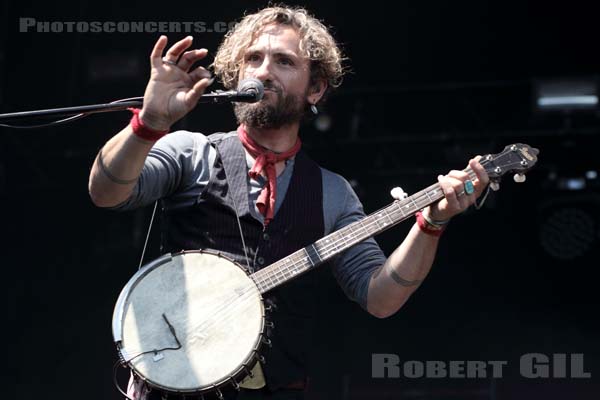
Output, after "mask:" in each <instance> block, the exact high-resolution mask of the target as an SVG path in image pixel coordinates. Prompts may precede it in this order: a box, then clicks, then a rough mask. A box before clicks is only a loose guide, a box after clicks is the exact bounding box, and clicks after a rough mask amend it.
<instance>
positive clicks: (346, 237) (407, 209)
mask: <svg viewBox="0 0 600 400" xmlns="http://www.w3.org/2000/svg"><path fill="white" fill-rule="evenodd" d="M465 172H467V173H468V174H469V176H470V178H471V179H475V178H476V177H477V176H476V175H475V173H474V172H473V171H472V170H471V168H467V169H465ZM442 197H444V193H443V191H442V189H441V187H440V185H439V183H435V184H433V185H431V186H429V187H427V188H425V189H423V190H421V191H419V192H417V193H415V194H413V195H412V196H410V197H407V198H405V199H403V200H396V201H394V202H393V203H392V204H390V205H388V206H387V207H384V208H382V209H381V210H379V211H376V212H374V213H372V214H370V215H368V216H366V217H364V218H363V219H361V220H359V221H356V222H353V223H352V224H349V225H347V226H345V227H343V228H342V229H340V230H338V231H335V232H333V233H331V234H329V235H327V236H325V237H323V238H322V239H319V240H317V241H316V242H315V243H313V244H310V245H308V246H306V247H304V248H302V249H300V250H297V251H296V252H294V253H292V254H290V255H289V256H287V257H285V258H282V259H281V260H279V261H276V262H275V263H273V264H271V265H269V266H267V267H265V268H263V269H261V270H259V271H257V272H255V273H253V274H252V275H251V278H252V279H253V280H254V281H255V283H256V285H257V286H258V289H259V291H260V292H261V293H266V292H268V291H269V290H271V289H273V288H275V287H277V286H279V285H282V284H284V283H286V282H287V281H289V280H292V279H294V278H296V277H298V276H300V275H301V274H303V273H305V272H307V271H308V270H310V269H311V268H314V267H316V266H317V265H319V264H322V263H324V262H325V261H327V260H329V259H330V258H332V257H334V256H335V255H337V254H339V253H341V252H343V251H344V250H347V249H348V248H350V247H351V246H353V245H355V244H357V243H360V242H362V241H363V240H365V239H368V238H370V237H371V236H375V235H377V234H379V233H381V232H383V231H385V230H387V229H389V228H391V227H393V226H395V225H397V224H398V223H400V222H402V221H404V220H405V219H408V218H410V217H411V216H412V215H413V214H415V213H416V212H417V211H419V210H421V209H423V208H425V207H427V206H428V205H430V204H432V203H435V202H436V201H438V200H440V199H441V198H442Z"/></svg>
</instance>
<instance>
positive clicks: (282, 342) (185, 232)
mask: <svg viewBox="0 0 600 400" xmlns="http://www.w3.org/2000/svg"><path fill="white" fill-rule="evenodd" d="M209 139H210V140H211V143H212V145H213V146H214V147H215V148H216V149H217V152H218V153H217V157H216V160H215V164H214V168H213V171H212V174H211V177H210V181H209V183H208V186H207V188H206V189H205V190H204V191H203V193H202V195H201V196H200V197H199V198H198V199H197V201H196V203H195V205H194V206H193V207H190V208H187V209H183V210H175V211H168V210H167V211H165V213H164V215H163V222H164V224H165V226H164V229H163V237H162V239H163V240H162V243H163V252H177V251H180V250H192V249H215V250H219V251H221V252H223V253H226V254H227V255H228V256H229V257H231V258H233V259H234V260H235V261H237V262H238V263H240V264H241V265H242V266H244V267H246V264H247V263H246V257H245V254H244V250H243V246H242V241H241V238H240V232H239V226H238V223H237V220H236V214H235V211H234V210H235V208H237V210H238V214H239V218H240V222H241V226H242V231H243V233H244V239H245V242H246V247H247V250H248V258H249V265H250V268H251V272H252V271H256V270H258V269H260V268H262V267H264V266H267V265H269V264H271V263H273V262H275V261H277V260H279V259H281V258H283V257H285V256H287V255H289V254H291V253H293V252H294V251H296V250H298V249H300V248H302V247H305V246H307V245H309V244H311V243H313V242H315V241H316V240H318V239H319V238H321V237H323V236H324V223H323V188H322V177H321V170H320V168H319V166H318V165H317V164H316V163H315V162H314V161H312V160H311V159H310V158H309V157H308V156H307V155H306V154H305V153H304V152H303V151H300V152H299V153H298V154H297V155H296V158H295V162H294V171H293V174H292V178H291V181H290V184H289V187H288V190H287V193H286V195H285V199H284V200H283V203H282V204H281V206H280V208H279V210H278V212H277V214H276V215H275V218H274V219H273V220H272V221H271V223H270V224H269V226H268V228H267V229H264V227H263V225H262V223H261V222H260V221H258V220H257V219H256V218H254V217H253V215H252V214H251V212H250V207H254V205H253V204H250V201H249V199H248V180H247V179H248V178H247V174H248V167H247V164H246V155H245V152H244V149H243V147H242V144H241V143H240V141H239V139H238V138H237V135H236V136H232V137H227V138H223V135H222V134H215V135H211V136H210V137H209ZM234 204H235V206H237V207H235V208H234ZM316 285H317V280H316V278H315V274H311V273H307V274H305V275H303V276H301V277H299V278H297V279H295V280H293V281H291V282H289V283H287V284H285V285H284V286H282V287H279V288H277V289H274V290H273V291H271V292H269V293H268V294H267V295H266V296H265V297H266V298H267V299H269V300H270V301H272V302H274V303H275V305H276V309H275V311H274V312H273V313H272V317H271V320H272V321H273V322H274V325H275V328H274V329H273V330H272V332H270V338H271V341H272V347H271V348H267V347H266V346H264V347H263V355H264V356H265V359H266V365H265V366H264V368H263V369H264V372H265V375H266V379H267V384H268V386H269V388H271V389H276V388H278V387H281V386H284V385H286V384H288V383H290V382H295V381H298V380H300V379H304V378H305V377H306V376H307V371H306V368H307V363H308V358H309V352H310V348H311V343H312V341H313V325H314V315H315V312H316V306H317V304H316V299H315V293H316Z"/></svg>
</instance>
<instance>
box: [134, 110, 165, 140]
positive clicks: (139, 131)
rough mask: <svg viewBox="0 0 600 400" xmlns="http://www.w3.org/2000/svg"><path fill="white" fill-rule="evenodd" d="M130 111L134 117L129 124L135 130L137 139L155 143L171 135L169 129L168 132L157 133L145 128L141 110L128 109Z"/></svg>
mask: <svg viewBox="0 0 600 400" xmlns="http://www.w3.org/2000/svg"><path fill="white" fill-rule="evenodd" d="M128 110H129V111H131V112H132V113H133V117H131V121H130V122H129V123H130V124H131V129H133V133H134V134H135V135H136V136H137V137H139V138H142V139H144V140H149V141H151V142H155V141H157V140H158V139H160V138H161V137H163V136H165V135H166V134H167V133H169V130H168V129H167V130H166V131H157V130H154V129H150V128H148V127H147V126H144V124H143V123H142V120H141V119H140V111H141V110H140V109H139V108H128Z"/></svg>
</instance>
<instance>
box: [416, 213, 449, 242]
mask: <svg viewBox="0 0 600 400" xmlns="http://www.w3.org/2000/svg"><path fill="white" fill-rule="evenodd" d="M415 216H416V217H417V226H418V227H419V229H421V231H422V232H423V233H426V234H428V235H431V236H438V237H439V236H441V234H442V233H443V232H444V230H445V229H446V226H445V225H444V226H442V227H441V228H436V227H434V226H432V225H430V224H429V222H427V220H426V219H425V217H423V213H421V211H418V212H417V213H416V214H415Z"/></svg>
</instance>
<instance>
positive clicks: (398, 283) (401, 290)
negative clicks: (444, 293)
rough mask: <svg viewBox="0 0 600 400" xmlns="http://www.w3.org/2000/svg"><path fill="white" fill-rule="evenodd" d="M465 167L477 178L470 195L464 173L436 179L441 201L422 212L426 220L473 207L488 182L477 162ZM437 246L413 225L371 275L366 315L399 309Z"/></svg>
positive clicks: (424, 272) (428, 234)
mask: <svg viewBox="0 0 600 400" xmlns="http://www.w3.org/2000/svg"><path fill="white" fill-rule="evenodd" d="M469 166H470V167H471V169H472V170H473V171H474V172H475V174H476V175H477V178H476V179H474V180H472V183H473V189H474V191H473V193H472V194H468V193H466V192H468V190H466V189H467V186H466V185H467V181H468V180H469V175H468V174H467V173H466V172H464V171H456V170H453V171H450V173H449V174H448V175H445V176H441V175H440V176H439V177H438V181H439V183H440V186H441V188H442V190H443V191H444V198H443V199H442V200H440V201H439V202H437V203H435V204H432V205H431V206H429V207H427V208H425V209H424V210H423V214H424V216H425V219H426V220H427V219H428V220H430V221H442V220H449V219H450V218H452V217H453V216H455V215H457V214H460V213H462V212H463V211H465V210H466V209H467V208H469V207H470V206H471V205H472V204H473V203H475V200H476V199H477V198H478V197H479V196H480V195H481V193H482V192H483V190H484V189H485V187H486V186H487V184H488V183H489V178H488V176H487V173H486V172H485V170H484V168H483V167H482V166H481V164H479V162H478V158H476V159H473V160H470V161H469ZM438 242H439V236H435V235H432V234H431V232H426V231H424V230H423V229H421V228H420V227H419V226H418V224H415V225H413V227H412V229H411V230H410V232H409V233H408V235H407V236H406V238H405V239H404V241H403V242H402V244H401V245H400V246H399V247H398V248H397V249H396V250H395V251H394V252H393V253H392V254H391V255H390V256H389V257H388V259H387V260H386V262H385V263H384V264H383V265H382V266H381V267H380V268H379V269H377V270H376V271H375V272H374V273H373V274H372V276H371V279H370V281H369V286H368V293H367V310H368V311H369V313H371V314H372V315H374V316H376V317H379V318H385V317H388V316H390V315H393V314H394V313H396V311H398V310H399V309H400V307H402V305H403V304H404V303H405V302H406V301H407V300H408V298H409V297H410V295H411V294H413V293H414V291H415V290H416V289H417V288H418V287H419V284H420V283H421V282H422V281H423V279H425V277H426V276H427V274H428V273H429V270H430V269H431V265H432V264H433V260H434V258H435V252H436V250H437V246H438Z"/></svg>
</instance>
